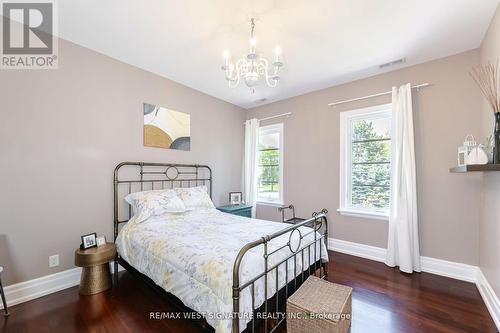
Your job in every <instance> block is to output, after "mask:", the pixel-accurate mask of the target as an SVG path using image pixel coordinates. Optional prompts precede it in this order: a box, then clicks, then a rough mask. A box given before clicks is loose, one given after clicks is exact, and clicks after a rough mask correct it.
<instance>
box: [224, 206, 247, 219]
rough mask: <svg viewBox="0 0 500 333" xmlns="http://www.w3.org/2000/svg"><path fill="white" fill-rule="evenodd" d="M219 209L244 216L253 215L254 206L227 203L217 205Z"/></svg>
mask: <svg viewBox="0 0 500 333" xmlns="http://www.w3.org/2000/svg"><path fill="white" fill-rule="evenodd" d="M217 209H218V210H220V211H221V212H224V213H228V214H233V215H239V216H244V217H252V206H247V205H227V206H222V207H217Z"/></svg>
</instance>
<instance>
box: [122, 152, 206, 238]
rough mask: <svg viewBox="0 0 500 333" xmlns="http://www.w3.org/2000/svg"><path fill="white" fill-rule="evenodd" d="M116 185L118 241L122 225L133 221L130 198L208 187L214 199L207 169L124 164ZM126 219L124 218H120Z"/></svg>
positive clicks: (155, 164)
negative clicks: (146, 194) (142, 194)
mask: <svg viewBox="0 0 500 333" xmlns="http://www.w3.org/2000/svg"><path fill="white" fill-rule="evenodd" d="M113 185H114V191H113V199H114V205H113V209H114V210H113V215H114V219H113V221H114V222H113V225H114V228H113V230H114V238H113V239H114V240H116V237H117V236H118V227H119V225H120V224H122V223H126V222H128V221H129V220H130V218H131V217H132V211H131V207H130V205H129V204H127V203H126V202H125V201H124V200H123V198H124V197H125V196H126V195H127V194H130V193H134V192H139V191H148V190H160V189H167V188H176V187H181V188H188V187H195V186H201V185H206V186H207V188H208V193H209V194H210V197H212V170H211V169H210V167H209V166H207V165H198V164H174V163H147V162H122V163H120V164H118V165H117V166H116V168H115V171H114V176H113ZM123 204H125V206H123ZM124 207H125V208H126V209H123V208H124ZM124 215H125V218H121V217H123V216H124Z"/></svg>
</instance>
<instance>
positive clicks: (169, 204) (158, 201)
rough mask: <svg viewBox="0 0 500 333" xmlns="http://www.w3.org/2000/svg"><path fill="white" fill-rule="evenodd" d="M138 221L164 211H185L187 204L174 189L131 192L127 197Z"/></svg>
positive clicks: (126, 199)
mask: <svg viewBox="0 0 500 333" xmlns="http://www.w3.org/2000/svg"><path fill="white" fill-rule="evenodd" d="M125 201H127V202H128V203H129V204H130V205H131V206H132V208H133V209H134V214H135V215H136V216H137V219H138V221H137V222H142V221H144V220H146V219H147V218H148V217H150V216H155V215H161V214H164V213H184V212H185V211H186V206H185V205H184V203H183V202H182V200H181V199H180V198H179V197H178V196H177V194H176V193H175V191H174V190H171V189H166V190H154V191H143V192H135V193H130V194H129V195H127V196H126V197H125Z"/></svg>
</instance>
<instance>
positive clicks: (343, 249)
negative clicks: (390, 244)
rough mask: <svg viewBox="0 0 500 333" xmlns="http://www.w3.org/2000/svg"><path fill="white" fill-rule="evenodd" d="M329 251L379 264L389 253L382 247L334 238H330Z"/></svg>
mask: <svg viewBox="0 0 500 333" xmlns="http://www.w3.org/2000/svg"><path fill="white" fill-rule="evenodd" d="M328 249H329V250H332V251H335V252H340V253H345V254H350V255H352V256H356V257H361V258H365V259H370V260H374V261H379V262H384V260H385V254H386V252H387V250H386V249H383V248H381V247H375V246H370V245H365V244H359V243H353V242H348V241H345V240H341V239H334V238H328Z"/></svg>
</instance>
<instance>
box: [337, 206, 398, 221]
mask: <svg viewBox="0 0 500 333" xmlns="http://www.w3.org/2000/svg"><path fill="white" fill-rule="evenodd" d="M337 212H338V213H339V214H340V215H344V216H351V217H360V218H364V219H371V220H381V221H389V215H387V214H384V213H376V212H364V211H360V210H354V209H337Z"/></svg>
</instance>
